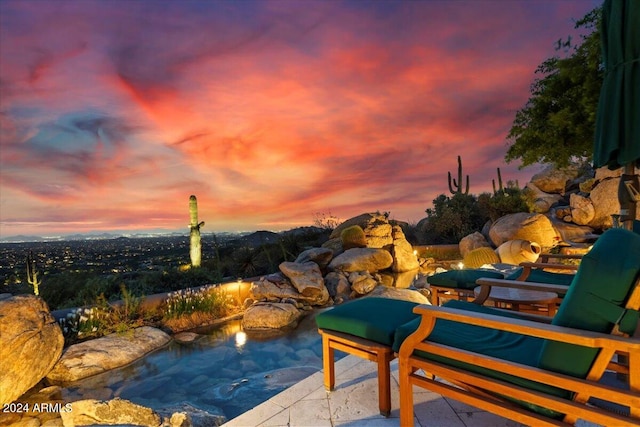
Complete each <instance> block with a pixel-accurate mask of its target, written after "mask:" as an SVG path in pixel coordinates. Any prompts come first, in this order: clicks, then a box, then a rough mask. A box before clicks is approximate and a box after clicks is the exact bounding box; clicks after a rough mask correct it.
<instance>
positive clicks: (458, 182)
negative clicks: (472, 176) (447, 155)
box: [447, 156, 469, 195]
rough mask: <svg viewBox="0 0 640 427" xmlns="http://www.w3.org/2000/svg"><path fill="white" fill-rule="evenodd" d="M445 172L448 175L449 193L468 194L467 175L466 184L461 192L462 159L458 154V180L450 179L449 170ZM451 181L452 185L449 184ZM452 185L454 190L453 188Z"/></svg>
mask: <svg viewBox="0 0 640 427" xmlns="http://www.w3.org/2000/svg"><path fill="white" fill-rule="evenodd" d="M447 174H448V177H449V191H451V194H453V195H455V194H469V175H467V185H466V188H465V190H464V193H463V192H462V159H461V158H460V156H458V180H455V179H451V172H447ZM452 181H453V185H451V184H452ZM454 187H455V190H454V189H453V188H454Z"/></svg>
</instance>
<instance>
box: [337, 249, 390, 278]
mask: <svg viewBox="0 0 640 427" xmlns="http://www.w3.org/2000/svg"><path fill="white" fill-rule="evenodd" d="M391 264H393V257H392V256H391V254H390V253H389V251H386V250H384V249H375V248H353V249H349V250H347V251H344V252H343V253H341V254H340V255H338V256H337V257H335V258H334V259H332V260H331V262H330V263H329V267H328V268H329V270H332V271H336V270H340V271H346V272H352V271H368V272H369V273H375V272H377V271H380V270H384V269H386V268H389V267H391Z"/></svg>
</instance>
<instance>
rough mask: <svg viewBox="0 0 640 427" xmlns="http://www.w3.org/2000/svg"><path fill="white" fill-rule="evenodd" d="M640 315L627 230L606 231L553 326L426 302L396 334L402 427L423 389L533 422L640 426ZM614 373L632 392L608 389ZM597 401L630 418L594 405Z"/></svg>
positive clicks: (635, 258) (635, 245)
mask: <svg viewBox="0 0 640 427" xmlns="http://www.w3.org/2000/svg"><path fill="white" fill-rule="evenodd" d="M478 283H480V284H483V285H484V286H485V287H488V286H510V285H513V284H514V282H513V281H504V280H503V281H501V280H489V279H480V280H478ZM517 283H518V284H519V285H518V286H527V284H526V283H522V282H517ZM639 308H640V236H639V235H637V234H634V233H632V232H629V231H626V230H622V229H611V230H608V231H607V232H605V233H604V234H603V235H602V236H601V237H600V238H599V239H598V241H597V242H596V243H595V245H594V247H593V249H592V250H591V251H590V252H589V253H588V254H587V255H585V256H584V258H583V260H582V262H581V264H580V267H579V269H578V272H577V273H576V275H575V277H574V279H573V282H572V284H571V285H570V286H569V288H568V290H567V294H566V296H565V298H564V300H563V301H562V303H561V305H560V308H559V310H558V313H557V314H556V316H555V317H554V318H553V320H552V322H551V324H548V323H541V322H536V321H532V320H529V319H527V318H526V317H525V316H524V315H521V314H520V313H505V312H503V311H500V310H496V309H492V308H489V307H480V306H478V305H475V304H472V303H469V302H463V301H450V302H448V303H447V304H445V305H444V306H442V307H433V306H427V305H420V306H418V307H416V308H415V309H414V312H415V313H416V314H419V315H420V318H419V319H415V320H413V321H411V322H409V323H408V324H405V325H402V326H400V327H399V328H398V329H397V330H396V333H395V334H394V335H395V338H394V350H395V351H397V352H398V357H399V370H400V372H399V375H400V424H401V425H402V426H410V425H413V386H414V385H415V386H419V387H423V388H426V389H429V390H431V391H434V392H436V393H439V394H442V395H444V396H448V397H452V398H454V399H456V400H460V401H462V402H464V403H467V404H469V405H472V406H475V407H478V408H481V409H484V410H487V411H490V412H494V413H496V414H498V415H500V416H503V417H506V418H510V419H512V420H514V421H517V422H521V423H524V424H529V425H536V426H538V425H566V424H574V423H575V422H576V420H577V419H584V420H587V421H590V422H594V423H597V424H601V425H640V339H636V338H629V335H632V334H633V332H634V330H635V328H636V327H637V324H638V318H639V316H638V309H639ZM619 331H621V332H622V333H623V336H619V335H618V333H619ZM616 355H625V356H627V358H628V361H629V364H628V367H624V366H620V365H618V364H617V363H616V362H615V360H616V359H615V357H614V356H616ZM606 369H613V370H616V371H619V372H624V373H626V374H628V377H629V389H627V390H623V389H619V388H614V387H610V386H607V385H604V384H602V383H601V382H600V379H601V377H602V376H603V374H604V372H605V370H606ZM420 372H423V373H424V374H420ZM436 378H439V379H444V380H446V381H447V382H442V381H439V380H436ZM591 397H593V398H597V399H600V400H603V401H608V402H613V403H615V404H618V405H622V406H625V407H627V408H628V415H627V416H625V415H620V414H618V413H616V412H614V411H609V410H607V409H603V408H596V407H593V406H591V405H588V404H586V402H587V401H588V400H589V398H591Z"/></svg>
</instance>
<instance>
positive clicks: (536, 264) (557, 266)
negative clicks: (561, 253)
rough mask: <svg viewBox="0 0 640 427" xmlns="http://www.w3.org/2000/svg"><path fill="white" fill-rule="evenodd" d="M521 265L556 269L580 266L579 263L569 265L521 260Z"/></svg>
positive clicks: (574, 269) (574, 268)
mask: <svg viewBox="0 0 640 427" xmlns="http://www.w3.org/2000/svg"><path fill="white" fill-rule="evenodd" d="M520 265H521V266H522V267H525V268H542V269H545V268H553V269H556V270H573V271H577V270H578V268H579V267H580V266H579V265H571V264H557V263H552V262H522V263H520Z"/></svg>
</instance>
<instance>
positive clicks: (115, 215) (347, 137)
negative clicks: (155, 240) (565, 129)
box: [0, 0, 601, 238]
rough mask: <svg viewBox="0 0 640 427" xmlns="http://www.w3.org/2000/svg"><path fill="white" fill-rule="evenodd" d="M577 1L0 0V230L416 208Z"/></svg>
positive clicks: (494, 153) (480, 155)
mask: <svg viewBox="0 0 640 427" xmlns="http://www.w3.org/2000/svg"><path fill="white" fill-rule="evenodd" d="M600 4H601V1H595V0H560V1H558V0H528V1H525V0H497V1H489V0H467V1H465V0H452V1H444V0H443V1H427V0H423V1H364V0H354V1H338V0H328V1H313V0H297V1H280V0H264V1H244V0H243V1H217V0H198V1H188V0H187V1H185V0H181V1H168V0H167V1H164V0H154V1H152V0H148V1H145V0H138V1H134V0H110V1H95V2H94V1H90V0H82V1H81V0H56V1H46V0H21V1H11V0H1V1H0V90H1V92H0V139H1V146H0V178H1V180H0V237H3V238H4V237H7V236H13V235H18V234H34V235H40V236H51V235H59V234H69V233H81V232H82V233H84V232H90V231H122V230H130V231H138V230H145V229H167V230H176V229H185V230H186V228H187V225H188V223H189V212H188V206H189V195H191V194H195V195H196V196H197V197H198V205H199V214H200V219H201V220H204V221H205V222H206V225H205V227H204V228H203V229H202V231H203V232H218V231H234V230H258V229H269V230H282V229H289V228H293V227H297V226H301V225H311V224H312V223H313V220H314V217H315V215H316V214H317V213H325V214H331V215H333V216H336V217H338V218H340V219H347V218H349V217H352V216H355V215H358V214H360V213H363V212H371V211H376V210H379V211H390V212H391V218H394V219H398V220H403V221H408V222H413V223H415V222H417V221H418V220H420V219H421V218H423V217H425V212H424V211H425V209H426V208H428V207H431V206H432V200H433V199H434V198H436V197H437V196H438V195H439V194H442V193H445V194H449V190H448V187H447V172H448V171H451V172H453V173H454V174H455V173H457V160H456V156H457V155H461V156H462V162H463V168H464V173H465V174H469V175H470V179H471V193H474V194H480V193H482V192H483V191H490V190H491V180H492V179H494V178H496V167H500V168H501V170H502V177H503V179H504V180H505V181H506V180H508V179H511V180H515V179H518V180H519V183H520V185H521V186H522V185H524V184H525V183H526V182H527V181H528V180H529V178H530V177H531V176H532V175H533V174H534V173H535V172H537V171H538V169H537V168H525V169H523V170H518V166H519V165H518V164H509V165H507V164H505V162H504V156H505V153H506V150H507V147H508V141H507V139H506V136H507V133H508V131H509V129H510V127H511V124H512V122H513V119H514V116H515V112H516V111H517V110H518V109H520V108H522V107H523V106H524V105H525V103H526V101H527V99H528V98H529V95H530V93H529V87H530V84H531V83H532V82H533V80H534V78H535V77H536V75H535V74H534V71H535V69H536V67H537V66H538V65H539V64H540V63H541V62H542V61H543V60H545V59H547V58H549V57H550V56H553V55H556V54H559V55H562V54H563V53H562V52H560V53H558V52H556V51H555V44H556V41H557V40H558V39H560V38H566V37H567V36H568V35H571V34H573V35H574V36H575V34H576V33H575V30H574V29H573V28H574V23H575V20H576V19H579V18H582V17H583V16H584V15H585V14H586V13H587V12H588V11H590V10H591V9H593V8H594V7H596V6H598V5H600Z"/></svg>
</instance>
